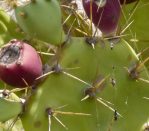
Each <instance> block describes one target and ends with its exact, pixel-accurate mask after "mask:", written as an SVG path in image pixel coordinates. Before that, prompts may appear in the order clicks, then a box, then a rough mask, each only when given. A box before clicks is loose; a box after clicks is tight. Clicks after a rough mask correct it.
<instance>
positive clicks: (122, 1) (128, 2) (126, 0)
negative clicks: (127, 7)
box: [120, 0, 137, 4]
mask: <svg viewBox="0 0 149 131" xmlns="http://www.w3.org/2000/svg"><path fill="white" fill-rule="evenodd" d="M135 1H137V0H120V3H121V4H124V3H125V4H130V3H132V2H135Z"/></svg>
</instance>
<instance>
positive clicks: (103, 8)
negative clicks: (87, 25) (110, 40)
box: [83, 0, 121, 36]
mask: <svg viewBox="0 0 149 131" xmlns="http://www.w3.org/2000/svg"><path fill="white" fill-rule="evenodd" d="M83 7H84V10H85V12H86V14H87V16H88V17H89V18H91V19H92V22H93V23H94V24H95V26H97V27H98V28H99V29H100V30H101V31H102V33H103V34H104V35H106V36H107V35H111V34H113V32H115V30H116V28H117V25H118V21H119V17H120V12H121V9H120V4H119V0H102V1H101V0H100V1H99V0H83ZM91 12H92V13H91Z"/></svg>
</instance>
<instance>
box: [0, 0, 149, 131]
mask: <svg viewBox="0 0 149 131" xmlns="http://www.w3.org/2000/svg"><path fill="white" fill-rule="evenodd" d="M16 1H17V2H18V0H12V1H3V2H7V3H8V2H14V3H13V5H15V6H13V8H14V9H13V11H14V15H15V17H16V20H14V19H12V17H11V16H9V15H8V14H7V13H6V11H4V10H2V9H1V10H0V46H1V45H4V44H5V43H7V42H8V41H10V40H11V39H18V40H25V41H26V42H27V43H28V44H31V45H32V46H33V47H35V48H36V50H37V52H38V53H39V54H40V57H41V59H42V63H43V74H42V75H41V76H39V77H38V78H36V80H35V82H34V83H33V85H31V86H29V87H25V88H21V89H19V88H16V87H10V86H8V85H7V83H4V82H2V81H0V131H21V130H23V131H66V130H68V131H148V130H149V70H148V63H147V62H148V61H149V54H148V49H149V44H147V43H148V27H149V26H148V23H147V21H148V20H149V17H148V13H147V11H148V7H149V4H148V0H139V1H136V2H134V3H132V4H127V5H122V6H121V7H122V12H121V19H120V23H119V27H118V29H117V32H116V35H114V36H112V37H110V38H105V37H104V36H97V35H96V31H99V30H96V28H95V29H94V30H95V32H94V30H92V28H94V26H93V25H92V21H89V20H88V21H86V18H85V16H84V15H83V14H79V12H77V8H72V6H71V4H74V5H75V4H76V3H75V2H74V1H71V0H70V1H65V0H30V1H27V3H25V5H19V4H18V3H19V2H18V3H17V2H16ZM10 5H11V4H10ZM0 6H1V3H0ZM0 8H1V7H0ZM11 8H12V7H11ZM15 17H14V18H15ZM0 51H1V50H0ZM2 54H3V53H0V58H1V57H2ZM14 55H15V54H14ZM10 56H11V53H8V56H7V57H8V59H9V57H10ZM14 57H15V56H14ZM6 61H7V59H6ZM31 64H32V60H31ZM6 68H7V66H6ZM8 77H9V76H8Z"/></svg>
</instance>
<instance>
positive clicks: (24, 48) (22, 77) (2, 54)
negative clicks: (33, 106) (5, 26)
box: [0, 39, 42, 87]
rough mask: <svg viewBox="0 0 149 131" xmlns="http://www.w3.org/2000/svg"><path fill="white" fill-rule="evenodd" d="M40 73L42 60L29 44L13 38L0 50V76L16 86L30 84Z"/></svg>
mask: <svg viewBox="0 0 149 131" xmlns="http://www.w3.org/2000/svg"><path fill="white" fill-rule="evenodd" d="M40 75H42V62H41V59H40V57H39V55H38V54H37V52H36V50H35V49H34V48H33V47H32V46H30V45H29V44H27V43H25V42H23V41H20V40H16V39H13V40H11V41H10V42H9V43H8V44H6V45H5V46H4V47H2V48H1V50H0V78H1V79H2V80H3V81H4V82H5V83H7V84H9V85H11V86H16V87H26V86H31V85H32V84H33V83H34V81H35V79H36V78H37V77H39V76H40Z"/></svg>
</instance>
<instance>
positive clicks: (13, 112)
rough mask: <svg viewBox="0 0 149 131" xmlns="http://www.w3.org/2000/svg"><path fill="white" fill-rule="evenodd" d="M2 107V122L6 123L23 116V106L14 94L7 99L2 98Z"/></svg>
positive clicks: (0, 104)
mask: <svg viewBox="0 0 149 131" xmlns="http://www.w3.org/2000/svg"><path fill="white" fill-rule="evenodd" d="M1 93H2V92H1ZM0 107H2V108H0V122H5V121H7V120H9V119H11V118H14V117H17V116H18V115H19V114H21V113H22V109H23V108H22V107H23V104H22V103H21V101H20V100H19V98H18V97H17V96H16V95H15V94H14V93H11V95H9V96H7V97H6V98H5V97H0Z"/></svg>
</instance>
